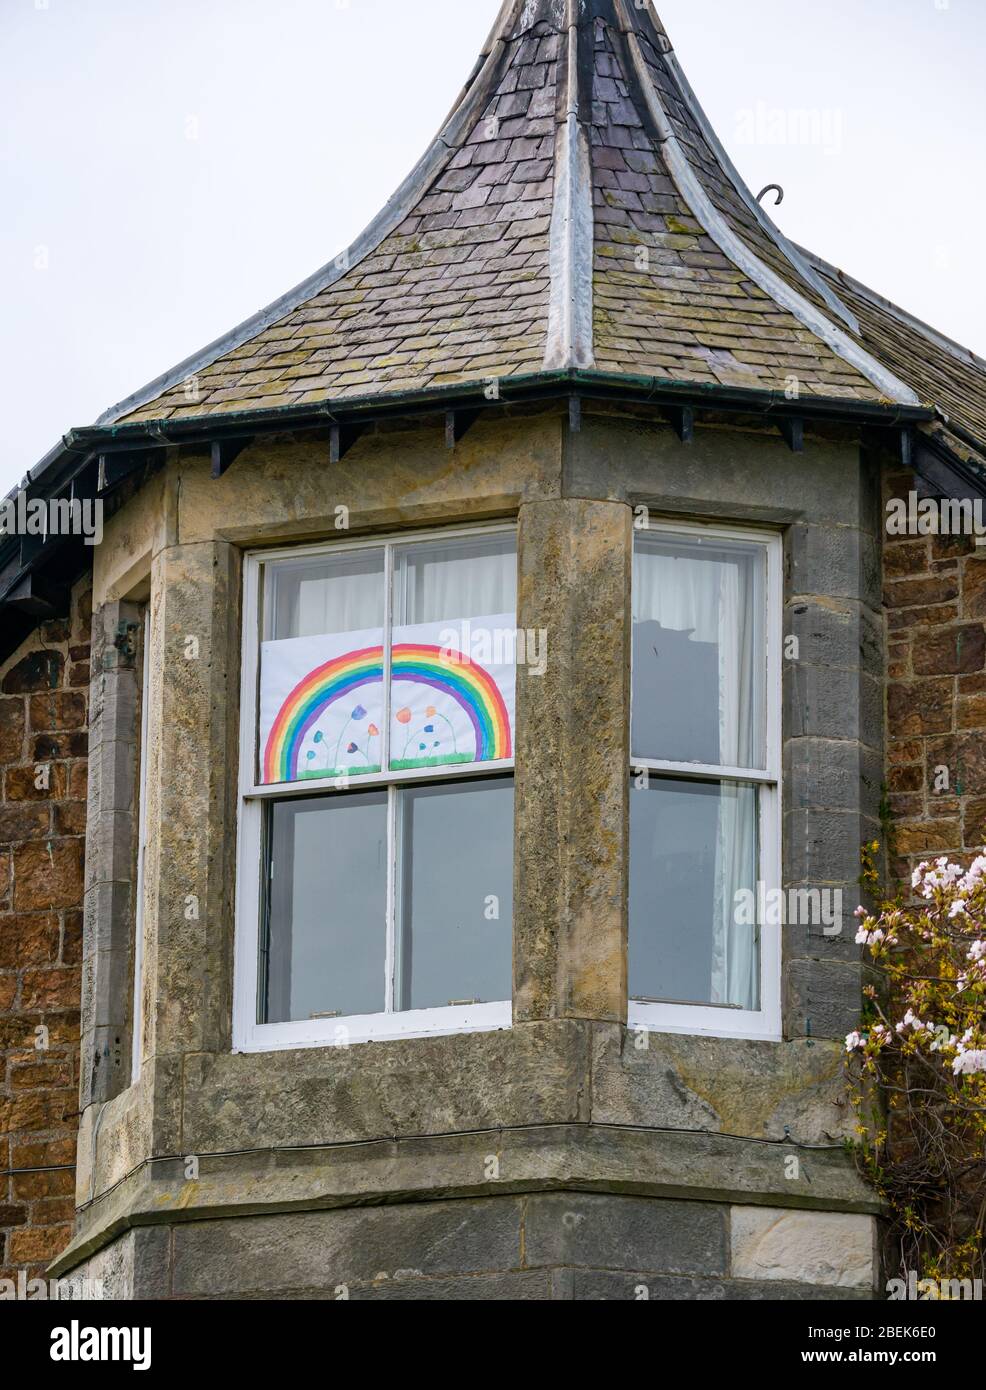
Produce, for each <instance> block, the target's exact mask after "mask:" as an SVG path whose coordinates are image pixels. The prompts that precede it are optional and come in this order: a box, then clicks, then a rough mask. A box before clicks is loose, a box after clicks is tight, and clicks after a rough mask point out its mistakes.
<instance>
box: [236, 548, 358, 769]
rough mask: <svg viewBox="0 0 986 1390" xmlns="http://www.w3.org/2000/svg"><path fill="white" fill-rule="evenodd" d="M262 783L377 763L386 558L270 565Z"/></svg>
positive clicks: (262, 656)
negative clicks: (269, 633)
mask: <svg viewBox="0 0 986 1390" xmlns="http://www.w3.org/2000/svg"><path fill="white" fill-rule="evenodd" d="M268 583H269V585H270V602H269V608H268V620H269V623H270V627H271V632H272V634H273V635H272V637H271V638H270V640H268V641H265V642H264V643H263V646H262V648H261V654H260V739H259V750H260V780H261V782H264V783H267V784H271V783H280V782H297V781H302V780H306V779H308V778H313V777H318V778H326V777H328V778H338V777H342V776H348V777H359V776H365V775H366V774H368V773H371V772H379V771H380V768H381V763H382V752H381V744H382V735H381V730H382V728H383V722H384V712H383V621H384V596H385V585H384V554H383V551H382V550H374V551H360V552H358V553H355V554H344V555H338V556H334V557H328V558H326V557H324V556H322V557H319V558H317V559H313V560H304V561H299V562H298V563H293V562H292V563H291V564H287V565H282V564H280V563H276V564H273V565H271V566H269V567H268Z"/></svg>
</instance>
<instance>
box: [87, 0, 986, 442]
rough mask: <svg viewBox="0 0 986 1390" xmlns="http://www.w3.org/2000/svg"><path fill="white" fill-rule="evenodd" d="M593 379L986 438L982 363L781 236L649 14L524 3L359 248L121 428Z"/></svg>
mask: <svg viewBox="0 0 986 1390" xmlns="http://www.w3.org/2000/svg"><path fill="white" fill-rule="evenodd" d="M572 368H574V369H580V370H583V371H594V372H597V373H600V374H607V375H617V376H622V377H626V378H632V379H639V378H648V379H650V380H652V381H655V382H659V383H672V384H681V385H686V386H701V387H705V388H711V389H712V390H713V391H714V390H715V388H717V387H729V388H737V387H739V388H752V389H756V390H768V391H772V392H782V391H785V390H786V389H789V388H790V386H791V383H792V379H793V380H795V381H796V383H797V392H798V396H799V398H800V399H805V400H809V401H810V400H811V399H812V398H819V399H820V398H826V399H829V400H836V401H840V400H842V401H852V400H856V401H863V402H869V403H875V402H887V403H892V402H896V403H899V404H902V405H918V404H935V405H940V406H941V407H942V409H944V410H946V411H948V413H949V414H952V415H954V416H955V418H956V419H958V420H961V421H963V422H964V423H965V424H966V425H967V426H968V427H969V428H970V429H972V430H973V431H974V432H975V433H976V434H977V436H978V437H980V438H986V404H984V401H986V393H984V390H983V387H984V383H986V368H984V364H983V363H982V362H981V361H979V359H977V358H975V357H974V356H973V355H972V354H971V353H968V352H966V351H965V350H964V349H961V348H958V347H957V346H956V345H954V344H952V343H950V342H948V340H947V339H944V338H942V337H941V336H940V335H937V334H935V333H934V332H933V331H932V330H930V329H927V328H925V327H924V325H921V324H918V323H917V322H916V321H915V320H913V319H910V318H909V317H908V316H907V315H906V314H904V313H903V312H902V311H900V310H897V309H895V308H894V306H892V305H889V304H887V303H886V301H883V300H881V299H880V298H879V297H878V296H876V295H874V294H872V292H871V291H868V290H866V289H865V287H863V286H860V285H858V284H856V283H855V282H853V281H850V280H849V279H848V278H846V277H844V276H842V275H841V274H840V273H839V272H838V271H835V270H833V268H832V267H830V266H827V265H825V264H824V262H821V261H819V260H818V259H817V258H815V257H813V256H811V255H810V254H809V253H807V252H804V251H801V250H800V249H798V248H796V247H794V246H793V245H792V244H791V243H790V242H789V241H788V240H787V239H786V238H785V237H784V236H783V234H782V233H781V232H780V231H779V230H778V229H777V228H776V227H775V226H774V224H773V222H772V221H771V219H770V218H769V217H768V216H767V214H766V213H765V212H764V211H763V209H762V208H761V207H760V206H759V205H758V204H757V202H756V200H755V199H754V198H753V197H752V195H751V193H750V191H749V190H748V189H747V188H746V186H745V185H744V184H743V182H742V180H741V179H740V177H739V175H738V173H737V172H736V170H735V169H734V168H733V166H732V164H731V163H730V160H729V158H728V156H727V155H726V153H725V151H724V150H723V149H722V147H721V145H720V144H719V142H718V140H717V139H716V136H715V134H714V132H713V131H712V130H711V128H710V127H709V125H708V122H707V120H706V118H705V116H704V114H703V112H702V109H701V107H700V106H699V104H698V101H697V100H696V98H695V96H694V94H693V93H692V91H691V88H690V87H689V85H688V82H687V80H686V79H685V77H684V75H683V74H682V72H681V70H680V68H679V66H678V63H677V61H676V59H675V56H674V53H673V51H672V49H671V45H670V42H669V40H668V38H667V35H666V34H665V32H664V29H663V27H662V25H661V23H660V20H659V19H658V18H657V15H656V14H655V13H654V10H653V8H652V7H651V6H650V5H649V4H643V5H640V4H638V3H637V0H506V3H505V4H504V5H503V6H502V9H501V12H500V15H499V17H498V19H497V22H496V24H495V25H494V28H493V31H492V33H491V35H490V38H489V40H488V41H487V43H486V45H485V47H484V49H483V52H482V55H481V57H480V59H479V62H478V63H477V65H476V68H475V70H474V72H473V75H472V77H471V78H470V80H469V82H468V83H467V85H466V87H465V89H464V91H463V93H462V95H461V96H460V98H459V100H458V102H457V103H456V105H455V107H454V109H453V111H452V114H451V115H450V117H449V119H448V121H447V122H446V124H445V126H444V127H443V129H442V131H441V132H440V134H439V136H438V138H437V139H436V140H435V142H434V144H433V145H432V146H431V147H430V149H429V150H428V151H427V153H426V154H425V155H424V157H423V158H422V160H421V161H420V162H419V164H418V165H417V167H416V168H415V169H414V171H413V172H412V173H411V174H410V176H409V177H408V178H407V180H405V182H404V184H403V185H402V186H401V188H400V189H399V190H398V191H397V193H396V194H395V195H394V196H393V197H392V198H391V199H390V201H389V202H388V203H387V205H386V206H385V208H384V209H383V211H382V212H381V214H380V215H379V216H378V217H377V218H376V219H375V221H374V222H373V223H372V224H371V226H370V227H369V228H368V229H367V230H366V232H365V233H364V234H363V235H362V236H361V237H360V238H359V240H358V241H357V242H356V243H355V244H354V246H353V247H351V248H350V250H349V251H348V252H346V253H345V254H344V255H343V256H340V257H338V258H337V259H336V260H335V261H333V262H331V263H330V264H329V265H327V266H325V267H324V268H323V269H322V270H321V271H319V272H317V273H316V274H315V275H314V276H312V277H311V278H310V280H308V281H306V282H305V283H304V284H303V285H301V286H299V287H298V288H297V289H295V290H293V291H291V292H290V293H289V294H287V295H285V296H284V297H283V298H282V299H281V300H279V301H277V302H276V303H275V304H273V305H271V306H270V307H269V308H268V309H266V310H264V311H263V312H262V313H260V314H258V315H256V316H255V317H254V318H253V319H251V320H249V321H248V322H247V323H245V324H243V325H241V326H240V327H239V328H238V329H236V330H234V332H233V333H231V334H229V335H228V336H227V337H226V338H225V339H223V340H221V341H220V342H218V343H214V344H212V345H211V346H210V347H209V348H207V349H206V350H205V351H204V352H202V353H200V354H198V355H197V356H196V357H195V358H192V359H189V361H187V362H185V363H182V364H181V365H180V366H179V367H177V368H176V369H175V370H174V371H172V372H170V373H168V374H167V375H166V376H164V377H161V378H159V379H158V380H157V381H156V382H153V383H151V385H150V386H148V387H147V388H145V389H144V390H143V391H141V392H138V393H136V394H135V395H134V396H131V397H130V398H129V399H128V400H126V401H124V402H121V404H120V405H118V406H116V407H114V408H113V409H112V410H111V411H109V412H107V414H106V415H105V416H104V417H103V418H102V420H101V421H100V422H99V423H100V424H101V425H104V424H108V423H111V422H124V423H128V424H129V423H137V422H149V421H163V420H168V419H174V420H178V419H183V418H188V417H195V416H216V415H229V414H234V413H240V412H256V411H262V410H265V409H273V408H275V407H281V406H294V405H298V406H304V405H306V404H308V403H320V402H324V403H328V404H331V403H333V402H339V403H340V405H341V404H343V403H345V402H346V401H351V400H353V399H355V398H367V397H371V398H372V397H373V396H375V395H377V394H380V395H388V396H393V395H394V394H396V393H404V392H415V391H420V390H426V389H431V388H434V387H436V386H442V385H449V386H453V385H461V384H469V383H481V382H486V381H488V380H489V379H490V378H498V379H506V378H510V377H519V376H525V377H529V376H530V375H531V374H536V373H539V372H542V371H544V372H548V371H557V370H564V369H572ZM190 379H193V381H192V382H191V383H190Z"/></svg>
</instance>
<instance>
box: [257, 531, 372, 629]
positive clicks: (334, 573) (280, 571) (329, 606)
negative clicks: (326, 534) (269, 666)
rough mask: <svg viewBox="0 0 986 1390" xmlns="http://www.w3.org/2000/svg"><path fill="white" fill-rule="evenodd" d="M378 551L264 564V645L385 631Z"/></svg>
mask: <svg viewBox="0 0 986 1390" xmlns="http://www.w3.org/2000/svg"><path fill="white" fill-rule="evenodd" d="M383 573H384V559H383V551H382V550H360V551H356V552H353V553H349V554H345V555H336V556H324V555H320V556H317V557H314V558H312V559H307V560H297V561H291V562H290V563H283V562H280V561H277V562H274V563H273V564H270V565H268V566H267V570H266V576H267V583H268V585H269V586H270V608H269V624H270V631H268V632H266V633H265V634H264V636H265V637H266V639H267V640H268V641H271V642H279V641H282V640H283V639H284V638H286V637H317V636H319V635H320V634H322V633H326V632H361V631H363V630H364V629H366V628H376V627H383V605H384V583H383Z"/></svg>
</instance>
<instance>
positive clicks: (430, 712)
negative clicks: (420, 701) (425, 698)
mask: <svg viewBox="0 0 986 1390" xmlns="http://www.w3.org/2000/svg"><path fill="white" fill-rule="evenodd" d="M437 713H438V710H437V709H436V708H435V706H434V705H429V706H428V708H427V709H426V710H425V718H426V719H434V717H435V715H436V714H437Z"/></svg>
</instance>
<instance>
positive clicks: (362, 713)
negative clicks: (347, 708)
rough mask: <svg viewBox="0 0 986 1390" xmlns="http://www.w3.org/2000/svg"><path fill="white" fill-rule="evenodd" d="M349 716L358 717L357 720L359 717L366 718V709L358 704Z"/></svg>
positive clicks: (351, 717)
mask: <svg viewBox="0 0 986 1390" xmlns="http://www.w3.org/2000/svg"><path fill="white" fill-rule="evenodd" d="M349 717H350V719H357V720H359V719H365V718H366V710H365V709H364V708H363V706H362V705H357V706H356V708H355V709H354V710H353V712H352V714H351V715H350V716H349Z"/></svg>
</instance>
